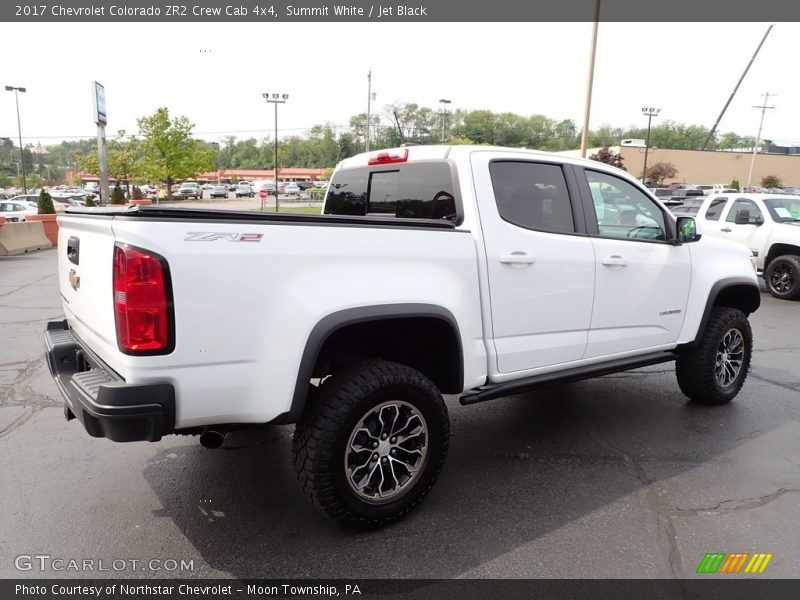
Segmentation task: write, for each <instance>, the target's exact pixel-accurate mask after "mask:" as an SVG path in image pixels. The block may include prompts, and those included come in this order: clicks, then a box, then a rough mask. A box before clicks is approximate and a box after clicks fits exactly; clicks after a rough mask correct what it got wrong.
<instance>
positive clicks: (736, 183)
mask: <svg viewBox="0 0 800 600" xmlns="http://www.w3.org/2000/svg"><path fill="white" fill-rule="evenodd" d="M731 189H732V190H736V191H737V192H738V191H740V190H741V188H740V187H739V180H738V179H736V178H735V177H734V178H733V179H732V180H731Z"/></svg>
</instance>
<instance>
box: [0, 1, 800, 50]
mask: <svg viewBox="0 0 800 600" xmlns="http://www.w3.org/2000/svg"><path fill="white" fill-rule="evenodd" d="M598 1H599V3H600V7H599V8H600V12H599V14H600V16H599V20H600V21H606V22H614V21H621V22H673V21H674V22H679V21H684V22H736V21H740V22H747V21H756V22H774V21H800V2H797V1H795V0H759V2H741V1H739V0H736V1H733V0H727V1H725V0H408V1H407V2H390V1H389V0H343V1H341V2H337V1H330V0H329V1H321V0H167V1H165V0H4V1H3V2H0V20H2V21H6V22H60V21H65V22H112V23H113V22H167V23H181V22H187V23H201V22H225V21H231V22H244V21H246V22H253V21H256V22H264V23H291V22H331V23H335V22H359V23H361V22H363V23H367V22H373V23H379V22H408V23H415V22H416V23H424V22H520V21H524V22H559V21H564V22H568V21H572V22H581V21H593V20H594V15H595V9H596V3H597V2H598ZM643 33H644V34H645V35H646V33H647V32H643ZM716 33H717V35H720V36H723V35H724V31H717V32H716ZM439 41H441V40H439ZM420 43H424V42H420Z"/></svg>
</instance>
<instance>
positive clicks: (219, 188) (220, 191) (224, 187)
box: [209, 183, 228, 198]
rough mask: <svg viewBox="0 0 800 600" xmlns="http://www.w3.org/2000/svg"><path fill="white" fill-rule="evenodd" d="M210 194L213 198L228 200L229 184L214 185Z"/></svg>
mask: <svg viewBox="0 0 800 600" xmlns="http://www.w3.org/2000/svg"><path fill="white" fill-rule="evenodd" d="M209 194H210V195H211V197H212V198H227V197H228V184H227V183H213V184H211V188H210V189H209Z"/></svg>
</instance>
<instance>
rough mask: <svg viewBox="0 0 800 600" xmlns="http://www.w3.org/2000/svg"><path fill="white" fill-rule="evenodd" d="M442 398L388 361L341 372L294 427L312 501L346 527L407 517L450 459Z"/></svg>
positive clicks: (299, 472) (297, 462) (298, 465)
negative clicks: (446, 458)
mask: <svg viewBox="0 0 800 600" xmlns="http://www.w3.org/2000/svg"><path fill="white" fill-rule="evenodd" d="M449 436H450V423H449V419H448V416H447V408H446V406H445V404H444V401H443V400H442V395H441V393H440V392H439V390H437V389H436V387H435V386H434V385H433V383H432V382H431V381H430V380H429V379H428V378H427V377H425V376H424V375H422V373H420V372H419V371H416V370H414V369H411V368H409V367H406V366H404V365H400V364H398V363H393V362H389V361H383V360H373V361H368V362H363V363H360V364H358V365H355V366H354V367H352V368H351V369H349V370H346V371H343V372H342V373H339V374H335V375H334V376H333V377H332V378H331V379H330V380H329V381H327V382H326V383H325V385H323V386H322V387H321V388H320V389H319V392H318V394H317V397H316V398H315V401H314V403H313V405H312V406H310V407H309V409H308V410H307V412H306V414H305V415H304V417H303V420H302V421H301V422H300V423H298V425H297V428H296V429H295V435H294V441H293V446H292V447H293V451H294V461H295V467H296V469H297V476H298V479H299V480H300V482H301V484H302V486H303V490H304V492H305V494H306V496H307V497H308V498H309V499H310V500H311V501H312V503H313V504H315V505H316V506H318V507H320V508H322V509H323V510H324V511H325V512H326V513H327V514H328V516H330V517H331V518H333V519H336V520H337V521H339V522H340V523H343V524H345V525H349V526H353V527H360V528H371V527H381V526H383V525H387V524H389V523H392V522H394V521H396V520H397V519H399V518H401V517H403V516H405V515H407V514H408V513H409V512H410V511H411V510H412V509H413V508H414V507H416V506H417V505H418V504H419V503H420V502H421V501H422V500H423V498H424V497H425V496H426V495H427V494H428V492H429V491H430V490H431V488H432V487H433V484H434V482H435V481H436V479H437V477H438V475H439V472H440V471H441V469H442V466H443V465H444V461H445V457H446V456H447V447H448V443H449Z"/></svg>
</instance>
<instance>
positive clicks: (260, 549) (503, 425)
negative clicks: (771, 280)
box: [0, 199, 800, 578]
mask: <svg viewBox="0 0 800 600" xmlns="http://www.w3.org/2000/svg"><path fill="white" fill-rule="evenodd" d="M257 200H258V199H256V201H257ZM55 259H56V253H55V250H47V251H42V252H39V253H34V254H30V255H23V256H17V257H2V258H0V330H1V331H2V344H0V489H1V490H2V491H3V493H2V502H0V529H1V530H2V533H1V534H0V577H2V578H10V577H43V576H44V577H63V576H66V577H115V576H125V577H236V578H256V577H258V578H261V577H265V578H266V577H270V578H273V577H274V578H300V577H315V578H317V577H320V578H321V577H370V578H388V577H405V578H421V577H444V578H450V577H470V578H471V577H479V578H481V577H497V578H516V577H548V578H562V577H582V578H595V577H598V578H612V577H620V578H640V577H641V578H671V577H695V576H696V575H695V570H696V568H697V566H698V564H699V563H700V561H701V560H702V558H703V557H704V555H705V553H706V552H717V551H719V552H768V553H772V554H773V558H772V561H771V562H770V564H769V567H768V569H767V570H766V571H765V572H764V574H763V575H761V576H760V577H770V578H795V577H800V562H798V560H797V557H798V555H800V523H799V522H798V519H797V507H798V503H799V502H800V421H799V420H798V415H799V414H800V410H798V409H799V408H800V369H798V366H800V361H798V358H797V356H798V351H800V303H789V302H784V301H778V300H775V299H773V298H771V297H770V296H768V295H766V294H765V295H762V307H761V309H760V310H759V311H758V312H757V313H756V314H754V315H753V316H752V318H751V322H752V325H753V330H754V336H755V343H756V350H755V352H754V357H753V367H752V371H751V373H750V376H749V378H748V380H747V383H746V384H745V387H744V389H743V390H742V393H741V394H740V395H739V397H738V398H737V399H736V400H734V402H732V403H731V404H730V405H728V406H723V407H717V408H704V407H697V406H694V405H691V404H688V403H687V402H686V401H685V398H684V397H683V396H682V395H681V394H680V391H679V390H678V386H677V384H676V382H675V378H674V372H673V369H672V367H671V365H666V366H664V365H659V366H656V367H651V368H647V369H641V370H637V371H633V372H628V373H623V374H618V375H612V376H607V377H603V378H601V379H595V380H592V381H585V382H580V383H575V384H569V385H564V386H561V387H558V388H553V389H550V390H548V391H545V392H539V393H536V394H530V395H521V396H515V397H511V398H506V399H502V400H497V401H493V402H488V403H485V404H480V405H475V406H471V407H461V406H459V405H458V403H457V401H456V400H455V398H449V400H448V404H449V407H450V409H451V420H452V431H453V438H452V440H451V444H450V455H449V458H448V461H447V464H446V466H445V469H444V472H443V474H442V477H441V479H440V481H439V482H438V484H437V485H436V488H435V489H434V491H433V493H432V494H431V496H430V497H429V498H428V499H427V500H426V501H425V502H424V503H423V504H422V505H421V506H420V507H419V508H418V509H417V510H416V511H415V512H414V513H413V514H412V515H411V516H410V517H409V518H407V519H406V520H404V521H402V522H401V523H399V524H397V525H395V526H393V527H390V528H387V529H384V530H381V531H376V532H369V533H363V532H353V531H349V530H346V529H343V528H341V527H339V526H337V525H336V524H334V523H333V522H331V521H329V520H328V519H327V518H326V517H325V516H323V515H322V513H319V512H317V511H316V510H315V509H313V508H312V507H311V506H310V505H309V504H308V503H307V502H306V500H305V499H304V497H303V496H302V494H301V492H300V490H299V488H298V486H297V485H296V482H295V476H294V472H293V469H292V467H291V461H290V443H289V442H290V437H291V433H292V429H291V427H267V428H262V429H260V430H255V431H248V432H241V433H238V434H237V435H234V436H231V438H230V439H229V441H228V444H227V446H226V447H225V448H223V449H221V450H206V449H204V448H202V447H201V446H200V445H199V443H198V442H197V440H196V438H190V437H174V436H173V437H169V438H166V439H164V440H163V441H162V442H159V443H156V444H150V443H146V442H143V443H135V444H115V443H112V442H109V441H107V440H103V439H93V438H90V437H89V436H88V435H87V434H86V433H85V432H84V431H83V429H82V428H81V426H80V425H79V424H78V423H77V422H76V421H72V422H70V423H67V422H66V421H65V420H64V416H63V411H62V401H61V399H60V398H59V396H58V392H57V391H56V387H55V385H54V384H53V382H52V381H51V380H50V376H49V374H48V372H47V367H46V366H45V364H44V362H43V359H42V352H43V349H42V341H41V332H42V330H43V328H44V325H45V323H46V322H47V321H48V320H54V319H58V318H60V317H61V308H60V299H59V294H58V289H57V284H56V280H55V270H56V263H55ZM37 554H38V555H42V554H44V555H49V556H51V557H54V558H56V557H57V558H63V559H73V558H74V559H80V560H82V559H102V560H104V561H107V563H110V562H111V561H112V560H127V561H131V560H141V561H150V560H153V559H155V560H160V561H162V562H161V563H160V564H161V565H170V566H171V565H172V563H169V562H168V561H170V560H174V561H178V562H180V561H192V569H191V570H187V571H180V570H179V569H169V568H166V567H162V568H160V569H158V570H157V569H155V568H153V569H147V568H146V569H145V570H143V568H142V567H141V566H140V565H141V563H139V566H136V567H132V566H130V567H128V566H126V568H125V569H123V570H122V572H115V571H97V570H95V571H91V572H69V571H67V572H64V571H61V572H57V571H54V570H52V569H46V570H44V571H40V570H39V569H38V568H36V567H35V568H33V569H31V570H27V571H20V570H18V568H17V566H15V562H16V563H18V562H19V561H16V560H15V559H16V558H17V557H18V556H20V555H37ZM128 564H131V563H128ZM151 566H152V565H151Z"/></svg>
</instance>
